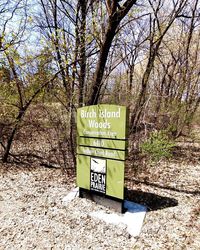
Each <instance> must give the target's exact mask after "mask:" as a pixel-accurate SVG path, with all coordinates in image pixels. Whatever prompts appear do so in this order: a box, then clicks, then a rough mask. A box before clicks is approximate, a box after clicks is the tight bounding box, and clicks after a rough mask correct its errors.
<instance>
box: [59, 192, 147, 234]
mask: <svg viewBox="0 0 200 250" xmlns="http://www.w3.org/2000/svg"><path fill="white" fill-rule="evenodd" d="M75 197H79V188H75V189H74V190H72V191H71V192H70V193H69V194H68V195H67V196H65V197H64V198H63V203H64V205H67V204H68V203H69V202H70V201H71V200H73V199H74V198H75ZM124 208H126V212H125V213H124V214H120V213H114V212H113V213H109V214H108V213H106V212H105V211H102V210H100V211H95V212H92V213H90V214H89V215H90V216H91V217H93V218H98V219H101V220H103V221H105V222H106V223H111V224H114V225H117V226H120V225H125V226H126V228H127V232H128V233H129V234H130V235H131V236H133V237H136V236H139V234H140V232H141V229H142V225H143V221H144V218H145V215H146V212H147V208H146V207H145V206H143V205H140V204H137V203H134V202H131V201H127V200H125V201H124Z"/></svg>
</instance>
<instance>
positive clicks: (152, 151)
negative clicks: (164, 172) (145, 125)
mask: <svg viewBox="0 0 200 250" xmlns="http://www.w3.org/2000/svg"><path fill="white" fill-rule="evenodd" d="M174 146H175V143H174V142H173V141H172V140H170V139H169V137H168V136H167V134H166V132H165V131H163V130H161V131H154V132H152V133H150V136H149V138H148V139H147V140H146V141H145V142H143V143H142V145H141V149H142V152H143V153H145V154H146V155H147V156H149V157H150V159H152V160H154V161H159V160H160V159H162V158H170V157H171V156H172V150H173V148H174Z"/></svg>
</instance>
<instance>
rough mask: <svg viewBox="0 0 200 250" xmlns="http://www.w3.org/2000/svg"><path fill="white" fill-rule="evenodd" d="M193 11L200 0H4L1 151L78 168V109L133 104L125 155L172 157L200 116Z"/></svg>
mask: <svg viewBox="0 0 200 250" xmlns="http://www.w3.org/2000/svg"><path fill="white" fill-rule="evenodd" d="M199 13H200V4H199V1H198V0H195V1H188V0H184V1H180V0H173V1H170V0H168V1H164V0H158V1H153V0H147V1H140V0H126V1H125V0H124V1H117V0H110V1H108V0H107V1H98V0H95V1H90V0H78V1H70V0H68V1H66V0H34V1H29V0H13V1H9V0H3V1H1V3H0V157H1V160H2V161H3V162H8V161H15V162H26V163H31V162H32V161H34V160H39V161H40V162H41V164H42V165H47V166H57V167H61V168H62V169H64V170H69V169H74V166H75V159H76V110H77V108H78V107H81V106H84V105H93V104H98V103H108V104H119V105H126V106H127V107H128V108H129V110H130V120H129V128H130V129H129V160H133V161H135V160H136V159H140V160H141V159H148V163H149V160H150V162H151V161H158V160H160V159H162V158H169V157H172V156H173V154H174V151H175V149H176V148H177V144H176V142H177V141H178V140H179V139H180V138H188V137H190V138H192V139H194V138H196V137H194V128H196V127H197V125H198V123H199V118H198V113H199V104H200V78H199V76H200V53H199V46H200V39H199V38H200V28H199V27H200V15H199ZM145 162H146V161H145Z"/></svg>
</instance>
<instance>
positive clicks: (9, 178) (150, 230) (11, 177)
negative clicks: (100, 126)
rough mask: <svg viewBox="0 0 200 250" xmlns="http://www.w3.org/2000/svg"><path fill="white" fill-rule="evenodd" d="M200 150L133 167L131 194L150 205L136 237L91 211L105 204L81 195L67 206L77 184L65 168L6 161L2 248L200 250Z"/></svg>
mask: <svg viewBox="0 0 200 250" xmlns="http://www.w3.org/2000/svg"><path fill="white" fill-rule="evenodd" d="M199 154H200V152H199V150H197V151H196V154H195V157H196V158H195V159H196V160H195V162H192V160H191V161H189V162H185V163H183V162H178V161H177V162H176V161H175V162H170V163H169V162H167V163H159V164H158V165H156V166H151V168H150V169H149V170H146V171H145V173H138V174H135V175H134V176H133V174H131V172H130V173H127V176H128V177H127V178H126V184H127V187H128V190H127V192H126V197H127V198H129V199H131V200H133V201H136V202H138V203H141V204H145V205H146V206H147V207H148V208H149V211H148V213H147V214H146V217H145V221H144V225H143V228H142V232H141V234H140V236H139V237H136V238H134V237H131V236H130V235H129V234H128V233H127V231H126V228H125V227H124V226H123V225H121V226H120V227H116V226H113V225H110V224H106V223H104V222H102V221H100V220H98V219H94V218H92V217H90V215H89V214H90V212H92V211H95V210H101V209H104V210H105V208H103V207H101V206H98V205H96V204H95V203H93V202H91V201H88V200H85V199H79V198H75V199H74V200H73V201H72V202H71V203H69V204H68V206H64V204H63V202H62V199H63V198H64V197H65V196H66V195H67V194H68V192H69V191H70V190H71V189H73V188H74V187H75V184H74V178H73V177H68V176H66V174H63V172H61V170H60V169H49V168H45V167H41V166H40V167H31V168H25V167H21V166H20V167H19V166H14V165H11V164H10V165H8V164H7V165H6V164H4V165H3V164H1V165H0V176H1V181H0V249H1V250H4V249H10V250H12V249H13V250H18V249H38V250H42V249H55V250H56V249H58V250H60V249H148V250H149V249H161V250H163V249H174V250H179V249H181V250H182V249H188V250H193V249H194V250H198V249H200V233H199V232H200V190H199V186H200V185H199V184H200V165H199V160H200V157H199ZM193 159H194V157H193ZM131 176H132V177H131ZM106 211H107V212H108V213H109V211H108V210H106Z"/></svg>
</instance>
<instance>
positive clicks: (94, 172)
mask: <svg viewBox="0 0 200 250" xmlns="http://www.w3.org/2000/svg"><path fill="white" fill-rule="evenodd" d="M127 119H128V114H127V109H126V107H124V106H118V105H106V104H102V105H95V106H87V107H82V108H79V109H78V111H77V130H78V138H77V185H78V186H79V187H81V188H84V189H87V190H91V191H95V192H99V193H103V194H105V195H108V196H111V197H115V198H119V199H123V198H124V167H125V158H126V153H127Z"/></svg>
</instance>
